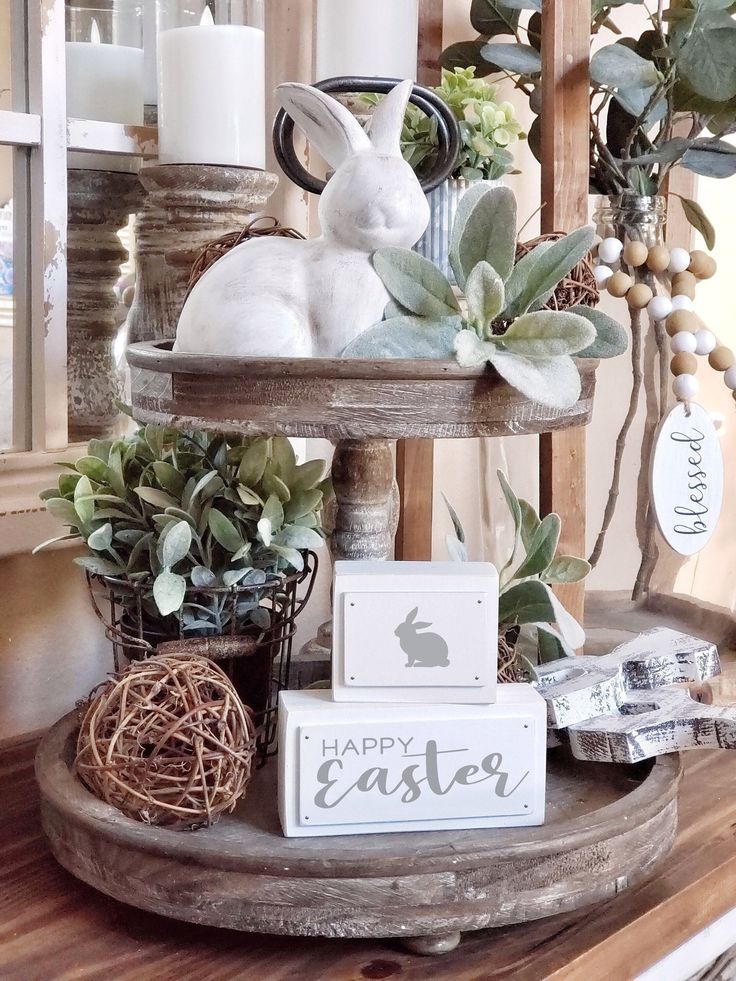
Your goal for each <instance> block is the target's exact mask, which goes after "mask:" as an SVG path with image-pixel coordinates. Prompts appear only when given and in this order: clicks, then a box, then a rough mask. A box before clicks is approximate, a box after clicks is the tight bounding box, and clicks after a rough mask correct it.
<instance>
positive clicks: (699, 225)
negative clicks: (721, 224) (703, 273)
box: [670, 191, 716, 252]
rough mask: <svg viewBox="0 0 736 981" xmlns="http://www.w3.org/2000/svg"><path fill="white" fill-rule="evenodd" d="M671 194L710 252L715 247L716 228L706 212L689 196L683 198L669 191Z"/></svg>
mask: <svg viewBox="0 0 736 981" xmlns="http://www.w3.org/2000/svg"><path fill="white" fill-rule="evenodd" d="M673 194H674V196H675V197H676V198H679V199H680V204H681V205H682V210H683V212H684V213H685V217H686V218H687V220H688V221H689V222H690V224H691V225H692V226H693V228H694V229H695V230H696V231H697V232H700V234H701V235H702V236H703V241H704V242H705V246H706V248H707V249H708V251H709V252H712V251H713V249H714V248H715V247H716V230H715V228H714V227H713V225H712V223H711V221H710V219H709V218H708V216H707V215H706V213H705V212H704V211H703V209H702V208H701V206H700V205H699V204H698V202H697V201H693V200H692V199H691V198H684V197H683V196H682V195H681V194H675V193H674V191H670V195H671V196H672V195H673Z"/></svg>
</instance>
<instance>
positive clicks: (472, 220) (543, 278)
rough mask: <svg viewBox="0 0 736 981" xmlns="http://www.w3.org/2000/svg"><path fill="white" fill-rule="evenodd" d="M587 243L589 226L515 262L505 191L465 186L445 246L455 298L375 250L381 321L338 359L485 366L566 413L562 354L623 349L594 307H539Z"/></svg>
mask: <svg viewBox="0 0 736 981" xmlns="http://www.w3.org/2000/svg"><path fill="white" fill-rule="evenodd" d="M593 239H594V231H593V229H592V228H590V227H585V228H580V229H578V230H577V231H575V232H572V233H571V234H569V235H565V236H564V237H562V238H560V239H559V240H557V241H544V242H542V243H540V244H539V245H537V246H536V247H535V248H533V249H532V250H531V251H530V252H529V253H527V254H526V255H524V256H522V257H521V258H520V259H519V260H518V261H517V260H516V245H517V236H516V199H515V198H514V195H513V193H512V191H511V190H510V189H509V188H507V187H488V186H486V185H484V184H478V185H475V186H474V187H472V188H471V189H470V190H469V191H468V192H467V193H466V194H465V196H464V197H463V199H462V201H461V202H460V206H459V208H458V212H457V216H456V219H455V225H454V228H453V234H452V241H451V246H450V264H451V266H452V270H453V273H454V274H455V279H456V281H457V284H458V287H459V288H460V290H461V291H462V292H461V294H460V296H459V297H458V296H457V295H456V292H455V290H454V288H453V286H452V284H451V283H450V282H449V280H448V279H447V277H446V276H445V275H444V274H443V273H442V272H441V271H440V270H439V269H438V268H437V267H436V266H435V265H434V264H433V263H432V262H430V261H429V260H428V259H425V258H423V257H422V256H420V255H417V254H416V253H415V252H412V251H411V250H409V249H399V248H388V249H379V250H378V251H377V252H376V253H375V254H374V256H373V264H374V267H375V269H376V272H377V273H378V275H379V276H380V277H381V279H382V280H383V283H384V285H385V287H386V289H387V290H388V292H389V293H390V295H391V297H392V302H391V303H390V304H389V307H388V309H387V312H386V318H387V319H384V320H383V321H382V322H381V323H380V324H376V325H374V326H373V327H371V328H369V330H367V331H365V332H364V333H363V334H361V335H360V336H359V337H357V338H356V339H355V340H354V341H353V342H351V344H349V345H348V347H347V348H346V349H345V350H344V352H343V357H346V358H371V359H377V358H378V359H380V358H439V359H443V358H444V359H447V358H452V357H456V358H457V361H458V362H459V363H460V364H461V365H463V366H464V367H471V366H475V365H480V364H483V363H484V362H488V363H489V364H491V365H493V367H494V368H495V369H496V371H497V372H498V373H499V375H501V377H502V378H504V379H505V380H506V381H507V382H508V383H509V384H510V385H513V387H514V388H517V389H519V391H521V392H522V393H523V394H524V395H526V396H527V398H530V399H533V400H534V401H536V402H539V403H541V404H542V405H547V406H551V407H553V408H559V409H565V408H569V407H570V406H572V405H574V404H575V402H576V401H577V400H578V398H579V397H580V375H579V374H578V371H577V368H576V366H575V364H574V362H573V360H572V357H571V356H572V355H576V356H577V357H581V358H609V357H615V356H616V355H618V354H621V353H623V352H624V351H625V350H626V346H627V337H626V333H625V331H624V330H623V328H622V327H621V325H620V324H618V323H617V322H616V321H615V320H612V319H611V318H610V317H607V316H606V315H605V314H603V313H601V312H600V311H599V310H594V309H592V308H588V307H584V306H577V307H574V308H572V309H570V310H564V311H558V310H545V309H542V308H543V307H544V305H545V304H546V303H547V302H548V301H549V299H550V298H551V296H552V294H553V293H554V290H555V288H556V287H557V285H558V284H559V283H560V281H561V280H562V279H564V277H565V276H566V275H567V274H568V273H569V272H570V271H571V270H572V269H573V267H574V266H575V265H576V264H577V263H578V262H580V261H581V260H582V259H583V258H584V257H585V256H586V255H587V254H588V253H589V251H590V249H591V248H592V246H593Z"/></svg>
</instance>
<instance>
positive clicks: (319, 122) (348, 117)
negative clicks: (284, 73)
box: [276, 82, 371, 168]
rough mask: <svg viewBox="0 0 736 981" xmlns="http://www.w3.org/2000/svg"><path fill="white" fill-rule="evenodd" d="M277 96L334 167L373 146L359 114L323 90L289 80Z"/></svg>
mask: <svg viewBox="0 0 736 981" xmlns="http://www.w3.org/2000/svg"><path fill="white" fill-rule="evenodd" d="M276 95H277V98H278V100H279V103H280V104H281V106H282V108H283V109H285V110H286V112H288V114H289V115H290V116H291V118H292V119H293V120H294V122H295V123H296V124H297V126H298V127H299V129H300V130H302V132H303V133H304V135H305V136H306V137H307V139H308V140H309V141H310V142H311V143H313V144H314V145H315V146H316V147H317V149H318V150H319V152H320V153H321V154H322V156H323V157H324V158H325V160H326V161H327V163H328V164H329V165H330V166H331V167H333V168H337V167H339V166H340V164H341V163H343V162H344V161H345V160H347V158H348V157H350V156H352V155H353V154H354V153H359V152H361V151H363V150H369V149H370V147H371V141H370V140H369V139H368V136H367V135H366V133H365V131H364V130H363V128H362V126H361V125H360V123H359V122H358V121H357V119H356V118H355V116H353V114H352V113H351V112H349V111H348V110H347V109H346V108H345V106H343V105H341V104H340V103H339V102H338V101H337V100H336V99H333V98H331V97H330V96H329V95H325V94H324V92H320V91H319V89H315V88H312V86H311V85H302V84H301V82H285V83H284V84H283V85H279V86H278V88H277V89H276Z"/></svg>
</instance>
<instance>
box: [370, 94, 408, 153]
mask: <svg viewBox="0 0 736 981" xmlns="http://www.w3.org/2000/svg"><path fill="white" fill-rule="evenodd" d="M413 88H414V83H413V82H412V80H411V79H410V78H408V79H407V80H406V81H405V82H400V83H399V84H398V85H396V86H394V88H392V89H391V91H390V92H389V94H388V95H387V96H386V98H385V99H383V100H382V101H381V102H380V103H379V104H378V106H377V107H376V111H375V112H374V113H373V116H372V118H371V127H370V138H371V143H372V144H373V149H374V150H376V151H377V152H378V153H386V154H389V155H391V156H394V157H400V156H401V130H402V127H403V125H404V114H405V113H406V107H407V104H408V102H409V97H410V95H411V92H412V89H413Z"/></svg>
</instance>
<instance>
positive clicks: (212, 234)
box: [128, 164, 278, 342]
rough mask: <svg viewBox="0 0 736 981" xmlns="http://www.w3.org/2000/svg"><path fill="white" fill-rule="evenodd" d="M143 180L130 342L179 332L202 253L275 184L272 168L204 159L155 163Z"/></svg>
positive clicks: (238, 224)
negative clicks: (211, 163) (191, 278)
mask: <svg viewBox="0 0 736 981" xmlns="http://www.w3.org/2000/svg"><path fill="white" fill-rule="evenodd" d="M140 179H141V183H142V184H143V187H144V188H145V189H146V191H147V192H148V195H147V198H146V203H145V206H144V207H143V209H142V211H141V212H140V213H139V214H138V217H137V221H136V293H135V300H134V301H133V306H132V308H131V311H130V315H129V317H128V327H129V335H128V336H129V340H130V341H131V342H133V341H146V340H163V339H167V338H172V337H174V336H175V334H176V325H177V321H178V319H179V313H180V312H181V308H182V306H183V305H184V300H185V298H186V295H187V287H188V284H189V276H190V274H191V270H192V266H193V264H194V261H195V259H196V258H197V256H198V255H199V253H200V252H201V251H202V249H203V248H204V247H205V246H206V245H208V244H209V243H210V242H212V241H214V240H215V239H217V238H220V236H222V235H226V234H228V232H235V231H239V230H240V229H241V228H242V227H243V225H245V224H246V223H247V221H248V219H249V217H251V216H252V215H254V214H257V213H258V212H259V211H261V210H262V209H263V207H264V205H265V204H266V201H268V199H269V197H270V196H271V194H272V193H273V191H274V190H275V188H276V185H277V184H278V177H276V175H275V174H271V173H269V172H268V171H263V170H252V169H250V168H247V167H216V166H209V165H204V164H154V165H151V166H148V167H143V169H142V170H141V173H140Z"/></svg>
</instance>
